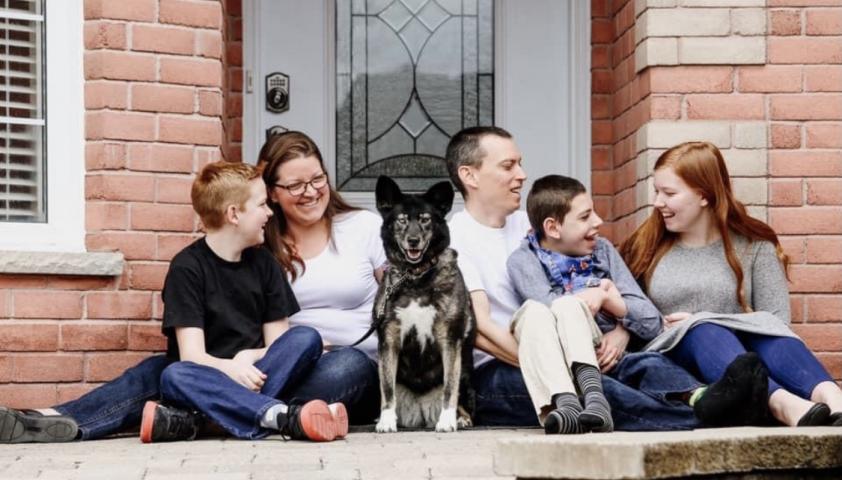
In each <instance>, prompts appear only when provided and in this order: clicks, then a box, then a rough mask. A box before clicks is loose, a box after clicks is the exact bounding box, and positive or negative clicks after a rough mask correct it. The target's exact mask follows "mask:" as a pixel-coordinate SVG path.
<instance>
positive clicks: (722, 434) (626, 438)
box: [494, 427, 842, 479]
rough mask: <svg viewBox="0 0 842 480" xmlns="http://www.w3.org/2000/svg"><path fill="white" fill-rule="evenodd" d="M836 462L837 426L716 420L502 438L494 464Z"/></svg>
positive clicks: (840, 464)
mask: <svg viewBox="0 0 842 480" xmlns="http://www.w3.org/2000/svg"><path fill="white" fill-rule="evenodd" d="M831 468H833V469H839V468H842V428H839V427H802V428H786V427H779V428H755V427H743V428H716V429H703V430H693V431H686V432H615V433H610V434H605V433H601V434H599V433H591V434H587V435H551V436H547V435H544V434H543V432H536V434H535V435H534V436H533V435H527V436H522V437H518V438H502V439H500V440H498V441H497V445H496V448H495V451H494V471H495V473H497V474H498V475H514V476H516V477H517V478H580V479H613V478H627V479H637V478H670V477H688V476H695V475H712V474H726V473H744V472H758V471H769V470H788V471H792V470H801V469H831Z"/></svg>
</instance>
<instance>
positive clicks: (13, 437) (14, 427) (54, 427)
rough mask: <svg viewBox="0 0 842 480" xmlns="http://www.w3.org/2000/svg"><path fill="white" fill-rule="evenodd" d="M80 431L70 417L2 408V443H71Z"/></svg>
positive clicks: (0, 419)
mask: <svg viewBox="0 0 842 480" xmlns="http://www.w3.org/2000/svg"><path fill="white" fill-rule="evenodd" d="M78 431H79V427H78V425H76V421H75V420H73V419H72V418H70V417H65V416H63V415H43V414H42V413H40V412H37V411H35V410H15V409H13V408H6V407H0V443H28V442H40V443H48V442H70V441H72V440H75V439H76V433H77V432H78Z"/></svg>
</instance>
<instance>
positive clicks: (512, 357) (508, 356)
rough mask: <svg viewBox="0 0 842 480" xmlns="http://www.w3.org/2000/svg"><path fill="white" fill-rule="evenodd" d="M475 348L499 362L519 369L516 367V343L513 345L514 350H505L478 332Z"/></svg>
mask: <svg viewBox="0 0 842 480" xmlns="http://www.w3.org/2000/svg"><path fill="white" fill-rule="evenodd" d="M476 347H477V348H479V349H480V350H482V351H483V352H485V353H487V354H489V355H491V356H493V357H494V358H496V359H498V360H500V361H501V362H505V363H508V364H509V365H512V366H514V367H519V366H520V365H518V355H517V343H515V346H514V349H512V348H511V346H510V348H509V349H506V348H504V347H503V346H501V345H498V344H497V343H495V342H493V341H492V340H491V339H490V338H488V337H487V336H485V335H483V334H482V333H480V332H477V341H476Z"/></svg>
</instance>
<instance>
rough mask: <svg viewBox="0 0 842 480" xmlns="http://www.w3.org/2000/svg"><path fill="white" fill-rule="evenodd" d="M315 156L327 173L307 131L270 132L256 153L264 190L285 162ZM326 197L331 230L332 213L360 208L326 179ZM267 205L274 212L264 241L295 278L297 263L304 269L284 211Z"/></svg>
mask: <svg viewBox="0 0 842 480" xmlns="http://www.w3.org/2000/svg"><path fill="white" fill-rule="evenodd" d="M311 156H312V157H316V158H317V159H318V160H319V164H320V165H321V167H322V171H324V172H325V174H326V175H327V169H326V168H325V162H324V160H323V159H322V152H320V151H319V147H317V146H316V143H315V142H313V140H312V139H311V138H310V137H308V136H307V135H306V134H304V133H301V132H296V131H290V132H284V133H281V134H278V135H272V136H271V137H269V139H268V140H267V141H266V143H265V144H264V145H263V148H261V149H260V153H259V154H258V157H259V158H258V165H259V166H260V167H261V168H263V182H264V183H265V184H266V190H271V189H273V188H275V183H277V181H278V178H277V175H278V167H280V166H281V165H283V164H284V163H286V162H288V161H290V160H293V159H296V158H300V157H311ZM328 190H329V199H328V202H327V209H326V210H325V213H324V218H325V220H326V221H327V226H328V229H329V230H330V229H331V227H332V223H333V217H335V216H336V215H339V214H340V213H345V212H351V211H354V210H359V208H357V207H354V206H351V205H349V204H348V203H347V202H346V201H345V200H344V199H343V198H342V196H341V195H339V192H337V191H336V190H334V189H333V186H332V185H330V183H328ZM268 204H269V208H271V209H272V212H273V213H274V215H272V217H271V218H270V219H269V222H268V223H267V224H266V240H265V242H264V245H265V246H266V247H268V248H269V251H271V252H272V254H273V255H274V256H275V258H277V259H278V262H279V263H280V264H281V267H282V268H283V269H284V270H285V271H286V272H287V273H289V275H290V278H291V279H292V280H293V281H295V279H296V278H297V277H298V275H299V273H298V270H296V268H295V265H296V264H298V266H299V268H301V273H302V274H303V273H304V260H303V259H302V258H301V255H299V254H298V250H297V249H296V248H295V243H294V242H293V241H292V239H290V238H288V234H289V228H288V226H287V219H286V216H284V211H283V210H282V209H281V206H280V205H278V204H277V203H275V202H273V201H272V200H271V199H269V201H268Z"/></svg>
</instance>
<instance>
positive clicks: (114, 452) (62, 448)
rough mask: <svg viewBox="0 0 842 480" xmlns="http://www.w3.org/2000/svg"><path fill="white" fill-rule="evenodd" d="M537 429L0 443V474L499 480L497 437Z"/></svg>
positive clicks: (92, 479) (90, 478) (9, 478)
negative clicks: (321, 438) (318, 440)
mask: <svg viewBox="0 0 842 480" xmlns="http://www.w3.org/2000/svg"><path fill="white" fill-rule="evenodd" d="M526 435H543V431H542V430H538V429H533V430H510V429H498V430H471V431H460V432H457V433H455V434H438V433H435V432H401V433H397V434H387V435H379V434H375V433H351V434H349V435H348V437H347V438H346V439H345V440H342V441H336V442H331V443H323V444H315V443H307V442H285V441H283V440H282V439H281V438H280V437H270V438H268V439H266V440H261V441H255V442H249V441H240V440H232V439H225V440H220V439H207V440H197V441H194V442H177V443H165V444H152V445H143V444H141V443H140V441H139V440H138V438H137V437H126V438H116V439H108V440H98V441H93V442H75V443H65V444H48V445H43V444H42V445H33V444H28V445H3V446H0V478H2V479H3V480H14V479H34V478H37V479H39V480H41V479H49V480H53V479H55V480H58V479H62V480H64V479H79V480H82V479H85V480H97V479H103V480H105V479H108V480H112V479H121V480H155V479H178V480H192V479H219V480H222V479H225V480H241V479H242V480H246V479H254V480H259V479H267V480H268V479H273V480H274V479H284V480H298V479H302V480H303V479H307V480H321V479H339V480H345V479H347V480H351V479H356V480H369V479H398V480H416V479H436V480H439V479H448V480H456V479H468V478H470V479H491V478H494V479H503V478H509V479H512V478H513V477H497V476H496V475H495V474H494V466H493V458H492V455H493V452H494V446H495V443H496V441H497V439H499V438H504V437H505V438H512V437H518V436H526Z"/></svg>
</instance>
